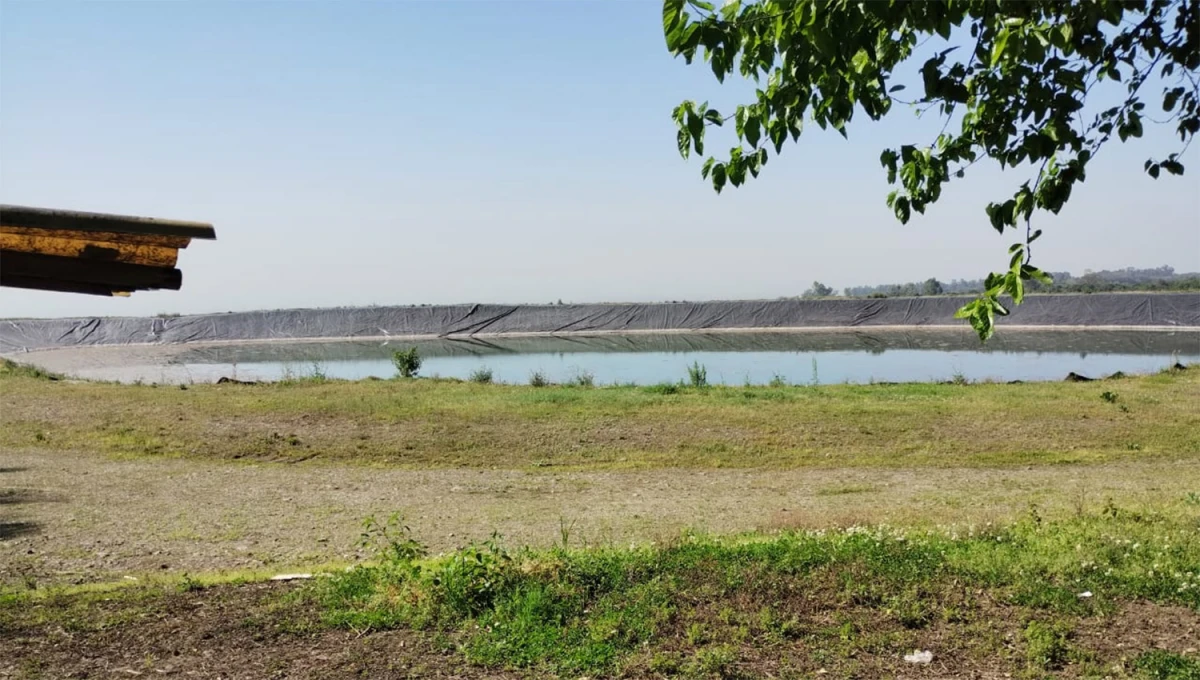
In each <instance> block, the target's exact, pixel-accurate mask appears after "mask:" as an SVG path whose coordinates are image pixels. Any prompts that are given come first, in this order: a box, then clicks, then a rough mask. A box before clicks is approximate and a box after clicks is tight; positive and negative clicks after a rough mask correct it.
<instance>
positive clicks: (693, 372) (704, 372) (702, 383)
mask: <svg viewBox="0 0 1200 680" xmlns="http://www.w3.org/2000/svg"><path fill="white" fill-rule="evenodd" d="M687 372H688V382H690V383H691V384H692V387H708V368H706V367H705V366H704V364H702V363H700V362H699V361H695V362H692V365H691V366H688V369H687Z"/></svg>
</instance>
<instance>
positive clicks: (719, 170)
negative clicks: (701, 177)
mask: <svg viewBox="0 0 1200 680" xmlns="http://www.w3.org/2000/svg"><path fill="white" fill-rule="evenodd" d="M712 183H713V188H714V189H716V190H717V193H718V194H719V193H721V189H724V188H725V164H724V163H717V164H716V165H714V166H712Z"/></svg>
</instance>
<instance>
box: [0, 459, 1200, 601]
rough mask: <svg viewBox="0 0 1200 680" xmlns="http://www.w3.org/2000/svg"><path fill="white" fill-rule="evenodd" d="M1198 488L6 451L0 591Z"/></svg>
mask: <svg viewBox="0 0 1200 680" xmlns="http://www.w3.org/2000/svg"><path fill="white" fill-rule="evenodd" d="M1197 489H1200V461H1184V462H1175V463H1163V462H1155V463H1123V464H1110V465H1091V466H1085V465H1079V466H1039V467H1028V468H1004V469H978V468H976V469H954V468H950V469H929V468H923V469H914V470H880V469H830V470H821V469H817V470H811V469H809V470H719V469H717V470H681V469H667V470H651V471H625V472H573V473H568V472H542V471H535V472H525V471H511V470H423V471H413V470H397V469H386V468H371V467H364V466H358V465H345V464H341V465H339V464H316V463H298V464H284V463H260V464H244V463H227V462H210V461H198V460H188V459H138V460H114V459H111V458H108V457H106V456H103V455H99V454H87V453H47V452H45V451H44V450H39V451H34V450H0V585H5V586H10V587H17V588H21V587H29V586H31V585H37V586H39V587H40V586H45V585H52V584H78V583H88V582H99V581H114V580H122V579H124V578H126V577H134V578H145V577H146V576H147V575H149V574H175V575H178V574H179V573H189V574H199V573H205V572H211V571H218V570H220V571H227V570H236V569H250V570H276V569H277V570H279V571H288V570H292V569H296V568H302V567H306V566H313V565H319V564H324V563H331V562H332V563H338V562H350V561H354V560H356V559H359V558H360V557H362V556H363V555H361V554H360V553H359V551H358V548H357V545H356V544H357V538H358V536H359V532H360V530H361V522H362V520H363V518H364V517H366V516H368V515H372V514H375V515H377V516H379V517H381V518H383V517H386V516H387V515H389V514H390V513H392V512H396V511H399V512H401V513H403V515H404V517H405V519H406V523H407V524H408V525H409V526H411V527H412V530H413V531H414V533H415V535H416V537H417V538H418V539H419V540H421V541H423V542H425V543H426V544H428V545H429V546H430V547H431V548H432V549H433V550H434V551H435V552H436V551H441V550H448V549H452V548H456V547H459V546H461V545H464V544H466V543H467V542H469V541H471V540H479V539H485V538H487V537H489V536H490V535H491V534H492V532H493V531H496V532H499V533H500V534H502V535H503V536H504V538H505V540H506V542H507V543H509V544H510V545H514V546H520V545H547V544H553V543H557V542H561V541H563V540H564V539H565V540H567V541H568V542H569V543H570V544H571V545H584V544H592V545H595V544H608V545H612V544H625V543H629V542H641V541H653V540H663V539H668V538H670V537H673V536H676V535H678V533H679V532H680V531H681V530H683V529H697V530H702V531H705V530H706V531H714V532H723V533H727V532H737V531H747V530H754V529H760V530H762V529H765V530H772V529H785V528H791V527H818V526H831V525H843V526H844V525H852V524H860V523H862V524H866V523H880V522H882V523H890V524H896V525H913V524H967V523H977V524H978V523H983V522H987V521H1000V520H1004V519H1007V518H1011V517H1013V516H1015V515H1019V514H1021V513H1025V512H1027V511H1028V509H1029V507H1030V505H1031V504H1037V505H1038V507H1039V512H1041V513H1042V514H1044V515H1047V514H1053V513H1071V512H1078V511H1080V510H1083V509H1092V510H1094V509H1097V508H1099V507H1101V506H1102V505H1103V504H1104V503H1105V502H1106V501H1107V500H1108V499H1112V500H1113V502H1115V503H1117V504H1118V505H1129V506H1137V507H1139V508H1144V509H1153V508H1157V507H1163V506H1165V505H1170V504H1173V503H1179V502H1180V501H1181V499H1183V498H1184V497H1185V496H1186V495H1187V494H1188V493H1189V492H1195V491H1196V490H1197Z"/></svg>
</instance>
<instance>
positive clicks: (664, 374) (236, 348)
mask: <svg viewBox="0 0 1200 680" xmlns="http://www.w3.org/2000/svg"><path fill="white" fill-rule="evenodd" d="M409 346H416V347H417V348H418V350H419V351H420V353H421V356H422V357H423V358H424V364H423V365H422V367H421V375H423V376H440V377H449V378H464V379H465V378H468V377H469V376H470V375H471V374H472V373H474V372H477V371H480V370H490V371H491V372H492V375H493V378H494V380H496V381H498V382H508V383H525V382H528V381H529V379H530V376H531V375H532V374H534V373H535V372H536V373H541V374H542V375H543V376H545V378H546V379H547V380H549V381H551V382H566V381H570V380H573V379H575V378H577V377H579V376H591V378H592V380H594V382H595V383H596V384H614V383H621V384H624V383H635V384H639V385H648V384H656V383H662V382H678V381H680V380H685V379H687V375H688V373H687V369H688V367H689V366H692V365H694V364H696V363H699V364H700V365H702V366H703V367H704V368H705V369H706V371H707V374H708V381H709V382H710V383H713V384H726V385H741V384H746V383H749V384H766V383H769V382H771V381H772V380H774V379H780V380H783V381H785V382H787V383H791V384H827V383H844V382H850V383H869V382H909V381H942V380H951V379H954V378H964V379H967V380H971V381H981V380H997V381H1010V380H1026V381H1029V380H1059V379H1062V378H1063V377H1064V376H1066V375H1067V374H1068V373H1071V372H1075V373H1079V374H1082V375H1086V376H1090V377H1101V376H1105V375H1109V374H1111V373H1114V372H1117V371H1122V372H1125V373H1150V372H1154V371H1158V370H1160V369H1163V368H1166V367H1167V366H1170V365H1172V364H1174V363H1176V362H1183V363H1185V364H1186V363H1200V331H1179V332H1161V331H1159V332H1149V331H1144V332H1139V331H1119V332H1118V331H1032V332H1031V331H1022V332H1015V331H1005V330H1003V329H1001V331H1000V333H999V334H998V335H997V336H996V337H995V338H993V339H992V340H990V341H989V342H987V343H986V344H981V343H980V342H979V340H978V338H976V337H975V336H974V335H973V334H972V333H971V332H970V331H958V330H921V331H911V332H898V331H889V332H879V331H870V332H859V331H842V332H811V331H806V332H756V333H711V334H692V333H688V334H682V333H670V334H639V335H595V336H552V337H514V338H489V339H484V338H453V339H451V338H445V339H438V340H424V341H418V342H402V341H395V340H392V341H387V342H378V341H375V342H362V341H344V342H321V343H313V342H307V343H304V342H302V343H269V344H268V343H255V344H246V345H219V346H205V347H194V348H188V349H186V350H184V351H182V352H181V353H178V354H177V355H176V356H175V357H173V358H172V360H171V361H170V363H168V364H167V365H165V366H154V367H148V366H143V367H135V366H125V367H120V370H119V371H118V374H117V375H114V374H113V371H114V370H116V369H117V367H103V368H95V369H90V370H88V371H80V372H79V373H81V374H85V375H84V377H107V378H114V377H116V378H118V379H135V378H141V379H143V380H160V381H163V382H176V381H179V380H195V381H208V380H215V379H216V378H218V377H220V376H229V377H236V378H238V379H242V380H276V379H280V378H286V377H303V376H308V375H312V374H314V373H320V374H322V375H325V376H327V377H330V378H346V379H353V380H357V379H362V378H367V377H371V376H374V377H379V378H388V377H392V376H394V375H395V373H396V371H395V368H394V367H393V366H392V363H391V354H392V352H393V351H395V350H396V349H401V348H405V347H409ZM122 371H123V372H122ZM156 372H157V374H156ZM89 374H90V375H89Z"/></svg>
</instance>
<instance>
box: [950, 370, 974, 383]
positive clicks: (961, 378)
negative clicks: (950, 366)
mask: <svg viewBox="0 0 1200 680" xmlns="http://www.w3.org/2000/svg"><path fill="white" fill-rule="evenodd" d="M950 382H952V383H954V384H955V385H967V384H970V381H969V380H967V376H966V375H964V374H963V372H962V371H955V373H954V375H953V376H951V378H950Z"/></svg>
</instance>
